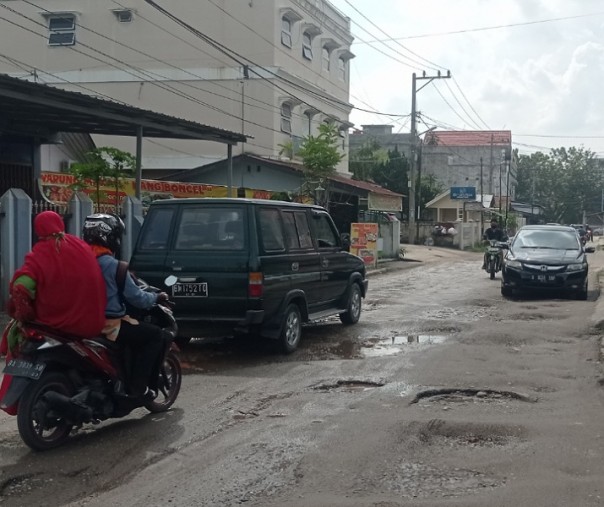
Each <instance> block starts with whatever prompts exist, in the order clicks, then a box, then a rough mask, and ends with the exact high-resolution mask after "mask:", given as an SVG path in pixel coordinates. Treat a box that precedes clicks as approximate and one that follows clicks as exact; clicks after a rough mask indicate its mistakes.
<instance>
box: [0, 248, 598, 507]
mask: <svg viewBox="0 0 604 507" xmlns="http://www.w3.org/2000/svg"><path fill="white" fill-rule="evenodd" d="M430 252H431V253H430V255H431V257H430V258H431V260H432V262H429V263H395V264H396V269H392V270H389V271H388V272H386V273H381V274H374V275H372V276H371V278H370V287H369V297H368V298H367V299H366V300H365V301H364V303H365V306H364V312H363V315H362V317H361V321H360V323H359V324H358V325H356V326H352V327H343V326H342V325H341V324H340V323H339V321H337V320H330V321H328V322H323V323H320V324H316V325H313V326H311V327H309V328H306V329H305V332H304V335H303V342H302V344H301V347H300V349H299V350H298V351H297V352H296V353H294V354H293V355H291V356H282V355H278V354H276V353H274V352H273V351H272V350H271V348H270V347H269V346H267V345H266V344H265V343H262V342H260V343H258V342H253V343H250V342H246V341H240V340H235V339H218V340H213V341H194V342H192V343H191V344H190V345H189V346H188V347H186V348H185V349H184V350H183V351H182V354H181V357H182V359H183V362H184V363H185V367H186V369H187V372H188V374H187V375H186V376H185V378H184V380H183V389H182V391H181V395H180V397H179V399H178V401H177V403H176V405H175V408H174V409H173V410H171V411H170V412H168V413H166V414H159V415H151V414H147V413H146V412H145V411H144V410H142V409H141V410H138V411H136V412H135V413H133V414H132V415H131V416H130V417H129V418H128V419H126V420H120V421H116V422H107V423H103V424H102V425H99V426H97V427H95V428H89V429H86V430H85V431H82V432H80V433H79V434H78V435H76V436H75V437H74V438H72V440H71V442H70V443H69V444H68V445H66V446H64V447H63V448H60V449H57V450H55V451H52V452H48V453H42V454H35V453H33V452H30V451H29V450H28V449H27V448H26V447H25V446H24V444H23V443H22V442H21V441H20V439H19V436H18V433H17V429H16V421H15V419H14V418H10V417H8V416H4V415H3V416H0V504H1V505H3V506H4V505H6V506H9V505H10V506H13V505H14V506H21V505H30V506H36V505H45V506H59V505H65V504H69V503H70V502H72V503H71V505H77V506H80V505H82V506H83V505H86V506H107V505H123V506H139V505H140V506H166V505H174V506H230V505H239V504H245V505H249V506H275V507H277V506H280V507H282V506H288V507H294V506H295V507H302V506H359V507H360V506H369V505H371V506H382V507H383V506H388V507H395V506H413V505H418V506H419V505H421V506H440V505H443V506H444V505H446V506H452V505H456V506H464V507H473V506H476V507H478V506H481V507H482V506H486V505H488V506H510V505H519V506H522V505H531V506H571V505H572V506H591V505H594V506H596V505H602V504H604V484H603V482H602V477H604V442H603V438H602V437H603V435H604V430H602V427H603V423H602V421H603V420H604V410H603V407H604V405H603V396H602V389H604V388H603V387H601V386H600V385H599V383H598V380H599V378H600V376H601V366H600V364H599V339H600V336H599V335H598V334H597V331H596V330H595V329H594V327H593V323H592V320H591V319H592V316H593V314H594V312H595V311H596V309H597V304H598V303H597V301H596V297H597V291H596V290H592V291H591V292H590V296H589V300H588V301H587V302H582V301H575V300H572V299H564V298H555V297H554V298H548V297H543V296H542V295H537V296H531V297H523V298H516V299H511V300H506V299H503V298H502V297H501V295H500V290H499V275H498V277H497V279H496V280H495V281H491V280H489V279H488V275H487V274H486V273H484V272H483V271H481V270H480V264H481V254H476V253H462V252H455V253H454V252H452V251H447V250H442V251H439V249H432V250H431V251H430ZM438 252H442V253H438ZM590 261H591V262H592V266H594V267H595V266H597V265H600V266H601V265H604V253H602V252H598V253H596V254H593V255H592V256H590ZM410 266H413V268H412V269H411V268H409V267H410ZM393 267H394V265H393ZM403 267H404V268H406V269H403ZM595 278H596V277H595V269H592V272H591V278H590V286H591V287H592V288H594V287H596V279H595Z"/></svg>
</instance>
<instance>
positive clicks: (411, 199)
mask: <svg viewBox="0 0 604 507" xmlns="http://www.w3.org/2000/svg"><path fill="white" fill-rule="evenodd" d="M450 77H451V71H450V70H448V71H447V74H446V75H441V73H440V71H438V74H437V75H436V76H426V73H425V72H424V73H423V75H422V76H420V77H417V75H416V74H415V72H414V73H413V81H412V86H411V160H410V164H409V243H410V244H412V245H413V244H414V243H415V218H416V217H415V209H416V206H415V201H416V196H415V190H416V189H415V169H416V167H417V160H416V159H417V155H418V150H417V145H418V143H417V140H416V137H417V100H416V95H417V92H419V91H420V90H422V88H424V87H425V86H427V85H429V84H430V83H431V82H432V81H434V80H435V79H449V78H450ZM417 81H427V83H425V84H424V85H422V86H421V88H420V89H419V90H418V89H417Z"/></svg>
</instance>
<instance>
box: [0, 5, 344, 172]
mask: <svg viewBox="0 0 604 507" xmlns="http://www.w3.org/2000/svg"><path fill="white" fill-rule="evenodd" d="M160 3H161V6H162V8H163V9H166V11H165V12H163V13H162V12H160V11H159V10H157V9H156V8H154V7H153V6H152V5H150V4H149V3H147V2H145V1H144V0H128V2H127V3H126V1H125V0H44V1H43V2H30V3H26V2H24V1H22V0H10V1H8V0H0V4H2V6H3V7H5V9H2V17H4V18H7V19H8V21H6V20H4V19H0V47H1V48H2V49H1V50H0V72H1V73H7V74H9V75H11V76H15V77H28V78H29V79H35V80H37V81H38V82H43V83H47V84H52V85H55V86H60V87H62V88H65V89H69V90H73V91H79V92H82V93H88V94H95V95H98V96H100V97H102V98H111V99H113V100H116V101H120V102H124V103H127V104H129V105H133V106H136V107H140V108H142V109H148V110H153V111H157V112H161V113H165V114H169V115H172V116H176V117H180V118H184V119H188V120H192V121H196V122H199V123H202V124H206V125H211V126H214V127H219V128H223V129H227V130H230V131H235V132H242V133H243V134H245V135H247V136H249V142H248V143H246V144H243V145H241V146H239V147H237V148H236V151H235V153H234V154H237V153H243V152H246V153H252V154H255V155H261V156H270V157H278V156H279V152H280V150H281V148H280V145H282V144H284V143H286V142H287V141H288V140H292V141H293V142H294V145H296V144H297V143H299V141H300V140H301V138H302V137H303V136H306V135H308V134H309V133H315V132H316V130H317V126H318V125H319V124H320V123H321V122H325V121H328V122H333V123H335V124H336V125H337V126H338V128H340V132H341V140H342V150H343V153H345V155H346V156H345V158H344V159H343V160H342V162H341V164H340V166H339V167H338V170H339V171H341V172H343V173H347V171H348V169H347V168H348V157H347V153H348V134H347V130H348V127H349V126H350V124H349V123H348V117H349V113H350V110H351V105H350V104H349V102H348V99H349V65H348V63H349V60H350V59H351V58H353V56H354V55H353V54H352V53H351V52H350V44H351V43H352V40H353V38H352V36H351V32H350V20H349V19H348V18H346V17H345V16H343V15H342V14H341V13H340V12H339V11H337V10H336V9H335V8H334V7H333V6H332V5H331V4H330V3H329V2H328V1H327V0H245V1H243V0H207V1H205V2H199V1H198V0H181V1H179V2H165V1H164V2H160ZM32 4H35V5H37V7H34V6H33V5H32ZM93 138H94V141H95V143H96V145H97V146H106V145H111V146H115V147H117V148H120V149H124V150H127V151H131V152H132V151H134V146H133V141H132V140H130V139H123V138H118V137H104V136H93ZM213 146H214V144H213V143H210V144H208V143H198V142H195V141H177V140H162V141H161V142H160V141H152V140H145V141H144V145H143V168H144V169H146V173H147V175H149V173H150V172H151V170H155V171H154V173H155V174H156V175H158V176H159V175H161V174H165V173H170V172H174V171H175V170H178V169H189V168H194V167H198V166H201V165H204V164H207V163H210V162H215V161H217V160H219V159H222V158H224V147H223V146H220V145H216V147H215V148H213ZM51 159H52V158H49V160H51ZM42 169H43V170H59V167H43V168H42Z"/></svg>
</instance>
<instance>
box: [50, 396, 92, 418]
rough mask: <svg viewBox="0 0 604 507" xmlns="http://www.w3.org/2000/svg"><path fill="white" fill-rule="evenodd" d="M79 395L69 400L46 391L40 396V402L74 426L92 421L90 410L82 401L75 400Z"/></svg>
mask: <svg viewBox="0 0 604 507" xmlns="http://www.w3.org/2000/svg"><path fill="white" fill-rule="evenodd" d="M78 396H79V395H76V396H74V397H73V398H69V397H67V396H65V395H64V394H61V393H57V392H56V391H48V392H46V393H44V395H43V396H42V400H43V401H44V402H45V403H47V405H48V408H49V409H50V410H53V411H54V412H56V413H57V415H58V416H59V417H61V418H63V419H65V420H67V421H70V422H72V423H74V424H76V425H81V424H83V423H87V422H91V421H92V409H91V408H90V407H89V406H88V405H86V404H85V403H84V402H83V401H82V400H80V399H77V397H78Z"/></svg>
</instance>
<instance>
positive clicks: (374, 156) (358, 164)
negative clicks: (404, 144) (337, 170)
mask: <svg viewBox="0 0 604 507" xmlns="http://www.w3.org/2000/svg"><path fill="white" fill-rule="evenodd" d="M387 161H388V152H387V151H385V150H384V149H383V148H382V147H381V146H380V143H378V142H377V141H376V140H375V139H370V140H368V141H366V142H365V143H363V145H362V146H361V147H360V148H359V149H358V150H356V151H354V152H352V153H351V154H350V164H349V167H350V172H351V173H352V174H353V178H354V179H356V180H362V181H367V180H370V179H372V177H373V175H372V173H373V171H374V169H375V168H376V167H377V166H379V165H381V164H384V163H386V162H387Z"/></svg>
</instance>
